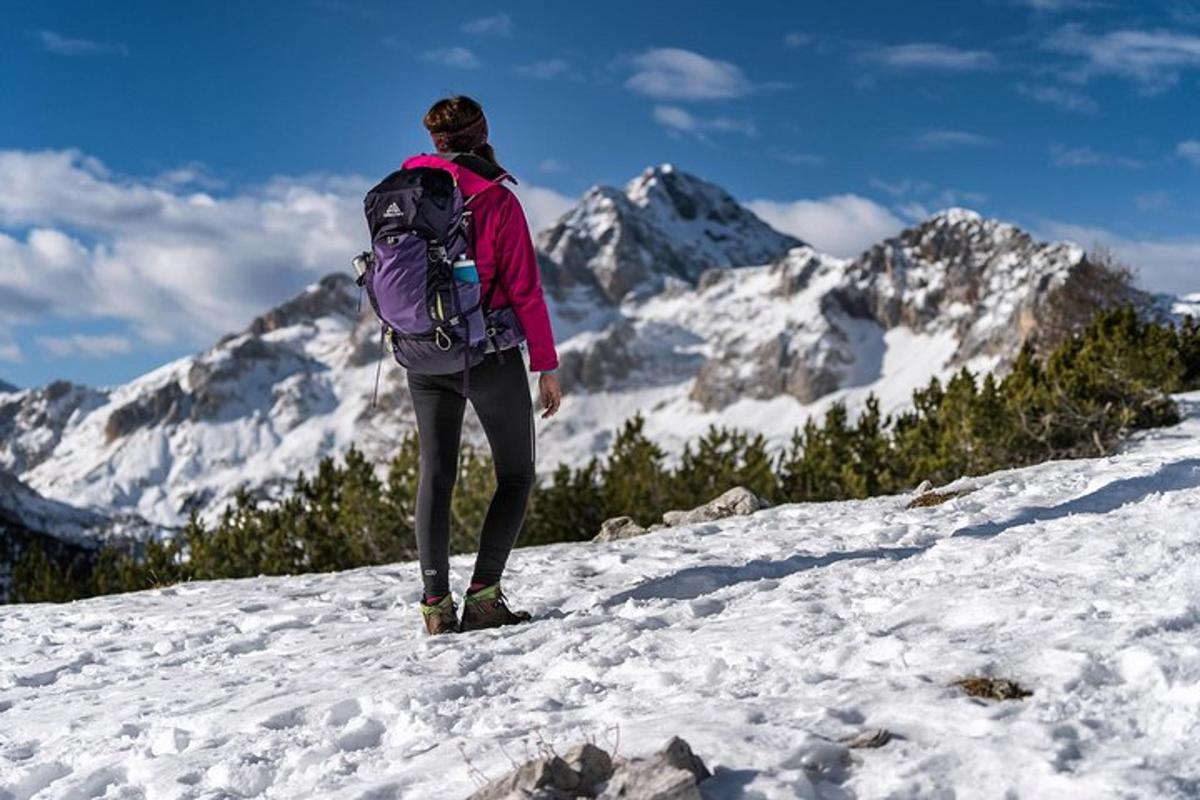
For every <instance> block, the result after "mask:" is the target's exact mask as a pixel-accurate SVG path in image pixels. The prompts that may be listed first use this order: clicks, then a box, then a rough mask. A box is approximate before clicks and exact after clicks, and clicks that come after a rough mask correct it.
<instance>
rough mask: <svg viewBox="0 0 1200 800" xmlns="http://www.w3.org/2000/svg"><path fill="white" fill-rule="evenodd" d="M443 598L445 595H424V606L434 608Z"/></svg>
mask: <svg viewBox="0 0 1200 800" xmlns="http://www.w3.org/2000/svg"><path fill="white" fill-rule="evenodd" d="M445 597H446V595H444V594H427V595H425V605H427V606H436V605H437V604H438V603H440V602H442V600H444V599H445Z"/></svg>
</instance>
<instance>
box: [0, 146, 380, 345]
mask: <svg viewBox="0 0 1200 800" xmlns="http://www.w3.org/2000/svg"><path fill="white" fill-rule="evenodd" d="M347 184H355V186H356V190H355V191H354V192H353V193H350V192H347V191H346V189H347ZM368 185H369V182H368V181H367V180H365V179H327V178H319V177H313V178H305V179H277V180H274V181H271V182H269V183H268V184H266V185H264V186H260V187H256V188H253V189H249V190H246V191H244V192H242V193H240V194H234V195H231V196H227V197H217V196H213V195H209V194H205V193H202V192H192V191H189V190H187V189H184V190H178V189H171V188H166V187H164V186H161V185H155V184H153V183H151V182H149V181H146V180H135V179H130V178H125V177H121V176H116V175H113V174H112V173H110V172H109V171H108V170H107V169H106V168H105V167H104V165H103V164H101V163H100V162H98V161H96V160H95V159H91V158H88V157H87V156H84V155H83V154H81V153H79V152H76V151H43V152H25V151H11V150H10V151H0V186H4V187H6V190H5V191H4V192H3V193H0V228H4V229H7V230H9V231H10V233H4V232H0V263H3V264H4V269H3V270H0V326H3V325H4V324H5V323H7V324H9V325H11V324H19V323H22V322H30V321H33V320H38V321H44V320H45V319H46V318H47V317H63V318H66V319H74V320H78V319H81V318H88V317H93V318H116V319H120V320H124V321H126V322H128V323H129V324H131V325H133V326H134V328H135V329H136V331H137V334H138V336H139V337H141V338H145V339H148V340H152V341H159V342H166V341H187V342H192V343H194V342H199V341H205V340H206V339H208V338H211V336H212V335H213V334H219V333H224V332H227V331H229V330H232V329H234V328H236V327H240V326H241V325H243V324H245V322H246V320H247V319H249V318H251V317H252V316H253V315H254V314H256V313H258V312H260V311H262V309H263V308H264V307H265V306H267V305H269V304H271V303H273V302H277V301H279V300H281V299H283V298H284V297H287V296H288V295H289V294H291V293H293V292H295V291H297V290H298V289H300V288H302V287H303V286H304V285H305V284H306V283H308V282H309V281H311V280H312V279H314V278H316V277H320V276H321V275H323V274H325V273H327V272H330V271H333V270H335V269H337V268H338V267H339V266H340V265H341V264H342V262H344V261H345V259H346V258H347V256H348V255H349V254H352V253H353V252H355V251H357V250H358V249H359V248H361V246H362V245H363V243H364V242H363V240H364V239H365V234H364V223H363V222H362V219H361V213H362V212H361V207H360V198H361V192H362V191H363V190H365V189H366V187H367V186H368ZM65 287H70V290H69V291H68V290H66V288H65Z"/></svg>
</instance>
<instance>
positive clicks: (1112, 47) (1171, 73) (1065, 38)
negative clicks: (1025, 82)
mask: <svg viewBox="0 0 1200 800" xmlns="http://www.w3.org/2000/svg"><path fill="white" fill-rule="evenodd" d="M1044 46H1045V47H1046V48H1047V49H1049V50H1053V51H1057V52H1060V53H1065V54H1068V55H1074V56H1078V57H1080V58H1082V60H1083V63H1082V64H1081V65H1080V66H1078V67H1077V68H1075V69H1072V70H1069V71H1068V72H1067V73H1065V74H1066V76H1067V77H1069V78H1071V79H1073V80H1076V81H1079V82H1085V81H1087V80H1089V79H1091V78H1092V77H1094V76H1096V75H1115V76H1119V77H1123V78H1127V79H1129V80H1132V81H1135V82H1136V83H1138V84H1140V85H1141V86H1142V87H1143V88H1144V89H1146V90H1147V91H1150V92H1155V91H1161V90H1164V89H1167V88H1170V87H1171V86H1174V85H1175V84H1177V83H1178V82H1179V77H1180V74H1181V73H1182V72H1183V71H1185V70H1188V69H1196V68H1200V36H1197V35H1194V34H1191V33H1185V32H1182V31H1172V30H1129V29H1125V30H1114V31H1109V32H1107V33H1102V34H1093V33H1089V32H1088V31H1087V30H1086V29H1084V28H1083V27H1082V26H1080V25H1074V24H1072V25H1065V26H1063V27H1062V28H1060V29H1059V30H1057V31H1055V32H1054V33H1053V34H1052V35H1050V36H1049V37H1047V39H1046V40H1045V42H1044Z"/></svg>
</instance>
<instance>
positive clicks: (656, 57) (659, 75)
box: [625, 47, 754, 100]
mask: <svg viewBox="0 0 1200 800" xmlns="http://www.w3.org/2000/svg"><path fill="white" fill-rule="evenodd" d="M631 63H632V64H633V67H634V69H635V70H636V71H635V72H634V74H633V75H632V76H630V78H629V79H628V80H627V81H625V87H626V88H627V89H629V90H631V91H634V92H637V93H638V94H644V95H646V96H648V97H653V98H655V99H658V100H718V99H723V98H730V97H741V96H743V95H747V94H749V93H750V92H751V91H753V89H754V87H753V86H752V85H751V83H750V81H749V80H748V79H747V78H746V76H745V75H744V74H743V73H742V70H741V68H740V67H738V66H737V65H735V64H731V63H729V62H728V61H718V60H716V59H713V58H708V57H707V56H702V55H700V54H699V53H694V52H692V51H691V50H682V49H680V48H677V47H660V48H655V49H652V50H647V51H645V52H644V53H641V54H639V55H637V56H634V57H633V59H632V62H631Z"/></svg>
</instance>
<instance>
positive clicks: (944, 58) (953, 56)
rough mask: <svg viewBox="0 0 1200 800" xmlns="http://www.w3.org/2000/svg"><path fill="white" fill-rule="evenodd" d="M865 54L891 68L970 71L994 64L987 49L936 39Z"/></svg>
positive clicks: (986, 67)
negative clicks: (954, 45)
mask: <svg viewBox="0 0 1200 800" xmlns="http://www.w3.org/2000/svg"><path fill="white" fill-rule="evenodd" d="M866 58H867V59H869V60H871V61H876V62H878V63H880V64H883V65H884V66H886V67H891V68H893V69H929V70H944V71H947V72H970V71H973V70H981V69H990V68H992V67H994V66H995V65H996V57H995V56H994V55H992V54H991V53H989V52H987V51H986V50H963V49H961V48H958V47H952V46H950V45H945V44H937V43H936V42H910V43H908V44H898V45H891V46H889V47H879V48H877V49H875V50H872V51H870V52H869V53H867V54H866Z"/></svg>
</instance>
